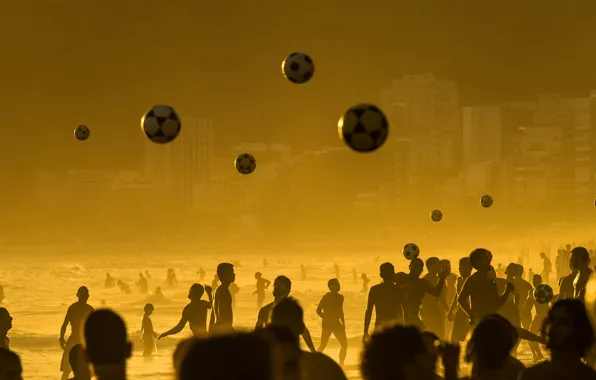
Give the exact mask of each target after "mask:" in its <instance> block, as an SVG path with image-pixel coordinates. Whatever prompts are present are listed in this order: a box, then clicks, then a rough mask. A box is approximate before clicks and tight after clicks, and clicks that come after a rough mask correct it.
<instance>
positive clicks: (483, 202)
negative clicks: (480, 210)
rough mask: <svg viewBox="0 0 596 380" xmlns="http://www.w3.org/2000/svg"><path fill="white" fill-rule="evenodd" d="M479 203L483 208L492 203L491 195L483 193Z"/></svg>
mask: <svg viewBox="0 0 596 380" xmlns="http://www.w3.org/2000/svg"><path fill="white" fill-rule="evenodd" d="M480 205H481V206H482V207H484V208H489V207H490V206H492V205H493V197H491V196H490V195H483V196H482V198H480Z"/></svg>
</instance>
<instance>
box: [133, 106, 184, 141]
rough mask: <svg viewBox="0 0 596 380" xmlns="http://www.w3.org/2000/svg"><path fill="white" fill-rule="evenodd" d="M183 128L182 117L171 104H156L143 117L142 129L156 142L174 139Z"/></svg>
mask: <svg viewBox="0 0 596 380" xmlns="http://www.w3.org/2000/svg"><path fill="white" fill-rule="evenodd" d="M181 128H182V123H181V122H180V117H178V114H177V113H176V111H175V110H174V109H173V108H172V107H170V106H155V107H153V108H151V109H150V110H149V111H147V113H145V114H144V115H143V117H142V118H141V129H142V130H143V132H145V135H146V136H147V137H148V138H149V140H151V141H153V142H154V143H158V144H166V143H169V142H172V141H174V139H175V138H176V137H177V136H178V134H179V133H180V129H181Z"/></svg>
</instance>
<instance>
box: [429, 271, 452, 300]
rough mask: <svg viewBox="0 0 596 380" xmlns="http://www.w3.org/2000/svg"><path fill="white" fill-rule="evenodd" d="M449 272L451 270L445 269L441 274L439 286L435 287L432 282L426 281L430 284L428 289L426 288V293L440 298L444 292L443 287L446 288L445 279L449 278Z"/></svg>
mask: <svg viewBox="0 0 596 380" xmlns="http://www.w3.org/2000/svg"><path fill="white" fill-rule="evenodd" d="M449 272H450V270H449V268H443V270H442V271H441V273H439V282H438V283H437V286H434V287H433V286H432V284H431V283H430V282H428V281H426V283H427V284H428V287H427V288H426V293H428V294H430V295H431V296H433V297H440V296H441V293H442V292H443V287H444V286H445V279H446V278H447V276H449Z"/></svg>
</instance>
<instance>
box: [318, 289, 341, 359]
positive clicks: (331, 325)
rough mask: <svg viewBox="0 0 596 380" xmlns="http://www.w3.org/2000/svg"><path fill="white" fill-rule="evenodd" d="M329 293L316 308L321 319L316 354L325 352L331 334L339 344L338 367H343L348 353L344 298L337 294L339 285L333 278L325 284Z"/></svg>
mask: <svg viewBox="0 0 596 380" xmlns="http://www.w3.org/2000/svg"><path fill="white" fill-rule="evenodd" d="M327 286H328V287H329V292H328V293H327V294H325V295H324V296H323V298H321V301H320V302H319V306H318V307H317V314H318V315H319V317H321V319H322V320H323V322H322V328H321V342H320V344H319V349H318V350H317V351H318V352H323V351H325V347H327V343H328V342H329V338H330V337H331V334H333V335H334V336H335V338H336V339H337V341H338V342H339V345H340V349H339V365H340V366H343V365H344V362H345V360H346V354H347V352H348V339H347V338H346V320H345V318H344V296H343V295H341V294H339V291H340V290H341V285H340V283H339V280H338V279H336V278H334V279H331V280H329V282H328V283H327Z"/></svg>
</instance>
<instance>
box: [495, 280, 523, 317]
mask: <svg viewBox="0 0 596 380" xmlns="http://www.w3.org/2000/svg"><path fill="white" fill-rule="evenodd" d="M514 290H515V287H514V286H513V284H512V283H510V282H507V286H506V287H505V291H504V292H503V294H502V295H501V296H500V297H499V301H498V302H497V305H496V306H497V310H499V309H500V308H501V307H503V305H504V304H505V302H506V301H507V297H509V294H510V293H511V292H512V291H514ZM518 310H519V309H518Z"/></svg>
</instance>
